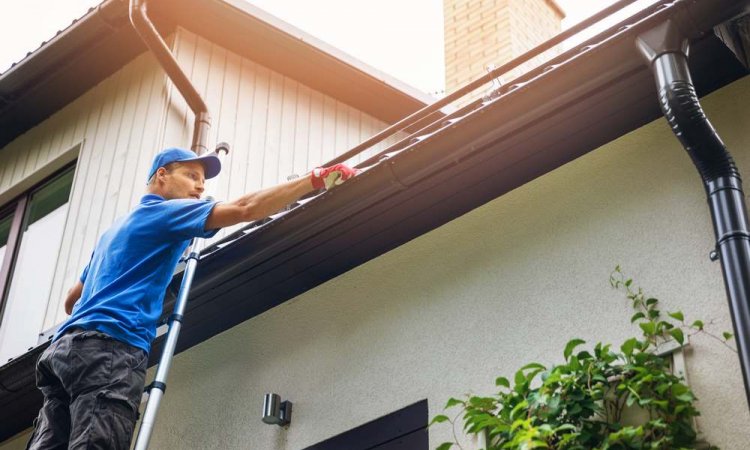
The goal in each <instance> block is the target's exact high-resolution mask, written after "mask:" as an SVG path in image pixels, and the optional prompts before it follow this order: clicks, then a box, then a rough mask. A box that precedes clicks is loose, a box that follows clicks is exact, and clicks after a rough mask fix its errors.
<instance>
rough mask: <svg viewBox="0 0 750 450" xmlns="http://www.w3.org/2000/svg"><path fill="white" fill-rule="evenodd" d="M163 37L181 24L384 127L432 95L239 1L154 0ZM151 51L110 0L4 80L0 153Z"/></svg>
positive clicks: (121, 1) (119, 4)
mask: <svg viewBox="0 0 750 450" xmlns="http://www.w3.org/2000/svg"><path fill="white" fill-rule="evenodd" d="M149 5H150V7H149V15H150V16H151V18H152V20H153V21H154V23H155V24H156V26H157V28H158V29H159V31H160V33H161V34H162V36H166V35H168V34H170V33H171V32H173V31H174V29H175V27H176V26H182V27H184V28H185V29H187V30H190V31H191V32H194V33H196V34H199V35H201V36H204V37H205V38H206V39H209V40H211V41H213V42H215V43H216V44H218V45H220V46H222V47H225V48H227V49H229V50H231V51H233V52H235V53H237V54H239V55H241V56H243V57H246V58H249V59H252V60H254V61H256V62H258V63H259V64H262V65H264V66H266V67H268V68H270V69H271V70H274V71H276V72H279V73H281V74H283V75H286V76H289V77H291V78H293V79H295V80H298V81H300V82H301V83H303V84H306V85H307V86H309V87H311V88H312V89H315V90H318V91H320V92H323V93H324V94H326V95H329V96H331V97H334V98H336V99H338V100H340V101H342V102H344V103H346V104H348V105H350V106H352V107H354V108H356V109H359V110H361V111H363V112H365V113H367V114H370V115H372V116H373V117H375V118H377V119H379V120H382V121H384V122H386V123H392V122H395V121H396V120H398V119H400V118H402V117H404V116H406V115H408V114H410V113H412V112H414V111H416V110H417V109H419V108H420V107H422V106H424V105H425V104H426V103H429V102H431V101H432V100H433V99H432V97H430V96H429V95H427V94H425V93H423V92H421V91H419V90H417V89H415V88H412V87H410V86H408V85H406V84H405V83H403V82H401V81H399V80H397V79H395V78H393V77H391V76H389V75H387V74H385V73H383V72H381V71H378V70H377V69H374V68H372V67H370V66H368V65H366V64H364V63H362V62H360V61H358V60H356V59H355V58H353V57H351V56H349V55H347V54H345V53H344V52H341V51H339V50H337V49H335V48H334V47H332V46H330V45H328V44H326V43H324V42H322V41H320V40H318V39H317V38H315V37H313V36H311V35H309V34H307V33H305V32H303V31H301V30H299V29H297V28H295V27H293V26H291V25H289V24H287V23H285V22H283V21H281V20H279V19H277V18H275V17H273V16H271V15H269V14H268V13H266V12H264V11H262V10H260V9H258V8H255V7H253V6H252V5H250V4H248V3H246V2H244V1H241V0H225V1H222V0H151V1H150V2H149ZM145 51H146V48H145V46H144V45H143V44H142V42H141V41H140V39H138V37H137V35H136V33H135V31H134V30H133V28H132V26H131V25H130V22H129V19H128V2H127V1H125V0H106V1H104V2H103V3H102V4H100V5H99V6H98V7H96V8H92V9H91V10H90V11H89V12H88V13H87V14H86V15H85V16H84V17H82V18H81V19H79V20H77V21H76V22H74V23H73V24H71V25H70V26H69V27H68V28H66V29H65V30H63V31H61V32H60V33H58V34H57V35H56V36H55V37H53V38H52V39H50V40H49V41H48V42H46V43H44V44H43V45H42V46H41V47H39V48H38V49H37V50H35V51H33V52H31V53H29V55H28V56H27V57H26V58H24V59H23V60H21V61H20V62H18V63H16V64H14V65H13V66H12V67H11V68H10V69H8V70H7V71H5V72H4V73H3V74H1V75H0V148H2V147H3V146H4V145H6V144H7V143H8V142H10V141H12V140H13V139H15V138H16V137H17V136H19V135H21V134H22V133H24V132H25V131H26V130H28V129H30V128H32V127H33V126H35V125H37V124H38V123H40V122H42V121H43V120H44V119H46V118H47V117H49V116H50V115H52V114H54V113H55V112H56V111H58V110H60V109H61V108H63V107H64V106H65V105H67V104H68V103H70V102H72V101H73V100H75V99H76V98H78V97H79V96H81V95H82V94H84V93H85V92H86V91H88V90H89V89H91V88H92V87H94V86H95V85H96V84H98V83H99V82H101V81H102V80H104V79H105V78H106V77H108V76H110V75H111V74H113V73H114V72H116V71H117V70H119V69H120V68H121V67H122V66H123V65H125V64H127V63H128V62H129V61H131V60H132V59H133V58H135V57H136V56H138V55H139V54H141V53H143V52H145Z"/></svg>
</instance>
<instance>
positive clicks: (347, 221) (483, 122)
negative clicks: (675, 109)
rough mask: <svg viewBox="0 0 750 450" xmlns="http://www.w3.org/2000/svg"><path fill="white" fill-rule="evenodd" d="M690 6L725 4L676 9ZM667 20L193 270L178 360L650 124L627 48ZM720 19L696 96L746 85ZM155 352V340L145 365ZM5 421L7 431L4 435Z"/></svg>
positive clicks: (646, 88)
mask: <svg viewBox="0 0 750 450" xmlns="http://www.w3.org/2000/svg"><path fill="white" fill-rule="evenodd" d="M688 3H690V4H697V5H701V6H705V5H723V4H724V3H723V2H722V1H721V0H702V1H700V2H692V1H691V2H682V3H679V4H680V5H681V6H684V5H685V4H688ZM739 3H742V4H747V3H748V2H737V4H739ZM717 8H718V7H717ZM670 11H671V10H670V9H666V10H660V11H659V12H658V13H656V12H654V14H653V15H651V16H649V17H648V18H646V19H643V20H641V21H640V22H638V23H637V24H635V25H633V26H630V27H626V28H624V29H621V30H619V31H613V32H611V33H610V34H609V35H608V36H607V37H606V39H604V40H602V41H601V42H600V43H598V44H597V45H595V46H593V47H589V48H587V49H585V50H583V51H580V52H578V53H576V54H575V56H572V57H570V58H568V59H566V60H564V61H563V62H561V63H560V64H556V65H554V66H553V67H552V68H551V69H549V70H544V69H543V68H540V69H539V70H537V71H534V72H533V73H531V74H529V75H528V76H527V77H526V78H525V79H524V80H523V82H522V83H520V84H518V85H517V86H515V87H512V88H510V89H509V90H507V91H506V92H504V93H503V94H502V95H501V96H500V97H498V98H497V99H495V100H494V101H492V102H490V103H488V104H486V105H485V106H482V107H481V108H479V109H476V110H474V111H473V112H471V113H468V114H467V115H466V116H465V117H463V118H461V119H460V120H458V121H457V122H455V123H453V124H452V125H451V126H448V127H444V128H442V129H441V130H440V131H438V132H436V133H434V134H432V135H431V136H430V137H429V138H426V139H422V140H418V141H417V142H415V143H413V144H411V145H409V146H407V147H406V148H405V149H403V150H400V151H399V152H397V153H396V154H394V155H392V156H391V157H390V158H388V159H387V160H384V161H382V162H380V163H379V164H377V165H375V166H374V167H372V168H371V169H369V170H367V171H366V172H364V173H363V174H361V175H359V176H358V177H356V178H354V179H352V180H350V181H349V182H347V183H346V184H344V185H342V186H340V187H339V188H336V189H334V190H332V191H330V192H327V193H324V194H322V195H320V196H318V197H315V198H314V199H312V200H310V201H308V202H306V203H304V204H303V205H301V206H298V207H296V208H295V209H292V210H291V211H290V212H288V213H286V214H284V215H282V216H279V217H278V218H276V219H273V220H270V221H268V222H266V223H264V224H262V225H260V226H258V227H255V228H253V230H252V232H248V233H247V234H245V235H243V236H242V237H240V238H238V239H237V240H236V241H234V242H232V243H231V244H229V245H227V246H225V247H222V248H220V249H218V250H216V251H215V252H213V253H211V254H208V255H207V256H206V257H204V258H202V259H201V262H200V264H199V265H198V270H197V272H196V276H195V281H194V284H193V290H192V292H191V296H190V302H189V304H188V310H187V312H186V314H185V322H184V328H183V331H182V335H181V337H180V342H179V344H178V351H184V350H186V349H188V348H190V347H192V346H194V345H196V344H198V343H200V342H202V341H204V340H206V339H208V338H210V337H211V336H214V335H216V334H218V333H221V332H222V331H224V330H227V329H229V328H231V327H233V326H235V325H237V324H239V323H242V322H244V321H246V320H248V319H250V318H252V317H255V316H257V315H259V314H261V313H262V312H264V311H267V310H268V309H270V308H273V307H275V306H277V305H279V304H281V303H283V302H285V301H287V300H289V299H292V298H294V297H295V296H297V295H299V294H301V293H303V292H305V291H307V290H309V289H311V288H313V287H315V286H318V285H320V284H322V283H324V282H325V281H327V280H330V279H332V278H334V277H336V276H338V275H340V274H342V273H344V272H346V271H348V270H350V269H352V268H354V267H356V266H358V265H360V264H362V263H364V262H366V261H368V260H370V259H373V258H375V257H377V256H379V255H381V254H383V253H385V252H387V251H389V250H391V249H393V248H395V247H398V246H399V245H402V244H404V243H406V242H408V241H409V240H411V239H413V238H415V237H417V236H420V235H422V234H424V233H426V232H428V231H430V230H432V229H434V228H436V227H438V226H440V225H442V224H444V223H446V222H448V221H450V220H452V219H454V218H456V217H459V216H461V215H463V214H465V213H466V212H468V211H470V210H472V209H474V208H476V207H478V206H481V205H483V204H485V203H487V202H489V201H491V200H493V199H495V198H497V197H499V196H501V195H503V194H504V193H506V192H508V191H510V190H512V189H515V188H517V187H519V186H521V185H523V184H525V183H527V182H529V181H531V180H533V179H535V178H537V177H539V176H541V175H544V174H545V173H547V172H549V171H551V170H554V169H555V168H557V167H559V166H561V165H563V164H565V163H567V162H569V161H571V160H573V159H575V158H577V157H579V156H581V155H583V154H585V153H587V152H589V151H591V150H593V149H596V148H598V147H600V146H601V145H603V144H606V143H607V142H610V141H612V140H614V139H616V138H618V137H620V136H622V135H623V134H625V133H628V132H630V131H632V130H635V129H637V128H639V127H641V126H643V125H645V124H647V123H649V122H651V121H653V120H654V119H657V118H658V117H660V116H661V112H660V110H659V106H658V103H657V96H656V92H655V87H654V81H653V75H652V73H651V71H650V70H649V68H648V67H647V66H646V65H645V64H644V63H643V61H642V59H641V56H640V55H639V54H638V52H637V50H636V48H635V43H634V41H635V37H636V36H637V35H638V34H640V33H641V32H643V31H645V30H646V29H648V28H650V27H652V26H654V25H656V24H657V23H660V22H661V21H662V20H664V18H665V17H668V15H669V13H670ZM675 11H677V10H676V9H675ZM717 11H721V9H717ZM718 17H722V18H721V19H719V18H717V16H711V15H705V16H701V17H700V18H699V20H700V24H701V26H702V28H699V29H698V30H699V31H701V33H697V34H696V36H695V37H694V39H692V47H691V57H690V67H691V71H692V74H693V78H694V81H695V84H696V88H697V90H698V93H699V95H701V96H702V95H706V94H707V93H710V92H712V91H714V90H715V89H718V88H720V87H722V86H725V85H726V84H728V83H730V82H732V81H734V80H736V79H738V78H740V77H742V76H745V75H747V73H748V72H747V70H746V69H745V67H744V66H743V65H742V64H740V63H739V61H738V60H737V59H736V57H735V56H734V54H733V53H732V52H731V51H730V50H729V49H728V48H727V47H726V46H725V45H724V44H723V43H722V41H721V40H720V39H718V38H717V37H716V36H714V35H713V33H711V32H710V30H711V27H713V26H715V25H716V24H717V23H718V22H719V20H725V18H723V17H724V16H721V15H719V16H718ZM467 173H470V174H471V176H466V174H467ZM696 178H697V177H696ZM696 182H698V181H697V180H696ZM178 283H179V280H177V279H175V282H174V283H173V286H172V287H171V288H170V294H171V295H172V296H173V294H174V290H175V288H176V285H177V284H178ZM170 303H171V301H168V302H167V304H166V306H165V311H167V313H168V312H170V311H171V304H170ZM160 346H161V341H160V340H157V342H156V343H155V345H154V349H155V351H153V352H152V355H158V354H159V351H158V349H159V347H160ZM35 351H36V352H38V351H40V350H39V349H37V350H35ZM37 354H38V353H37ZM34 359H35V357H34V353H29V354H27V355H24V356H22V357H20V358H19V359H18V360H17V361H15V362H14V363H12V364H13V365H12V366H11V365H6V366H4V367H0V382H2V383H4V384H5V383H8V384H9V383H16V384H10V387H11V388H13V389H16V390H19V392H21V394H11V393H2V392H0V411H2V413H0V424H3V425H2V426H0V440H2V439H4V438H5V437H7V436H9V435H12V433H13V432H18V431H20V430H21V429H22V427H21V425H23V424H25V426H28V424H30V421H31V419H32V418H33V416H34V414H36V410H37V407H38V403H37V404H36V405H34V401H37V402H38V401H39V400H38V394H36V393H33V392H32V391H33V387H30V386H32V384H33V368H34V367H33V362H34ZM153 362H154V361H152V363H153ZM6 380H7V381H6ZM6 385H7V384H6ZM35 395H36V397H34V396H35ZM35 399H36V400H35ZM17 405H18V406H17ZM8 420H10V421H12V423H14V424H17V425H16V427H15V428H10V425H5V424H6V423H11V422H6V421H8Z"/></svg>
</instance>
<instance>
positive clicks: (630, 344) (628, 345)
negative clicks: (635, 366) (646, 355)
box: [620, 338, 638, 357]
mask: <svg viewBox="0 0 750 450" xmlns="http://www.w3.org/2000/svg"><path fill="white" fill-rule="evenodd" d="M637 345H638V339H636V338H630V339H628V340H627V341H625V342H623V344H622V345H621V346H620V350H622V353H624V354H625V356H627V357H630V355H632V354H633V350H634V349H635V348H636V346H637Z"/></svg>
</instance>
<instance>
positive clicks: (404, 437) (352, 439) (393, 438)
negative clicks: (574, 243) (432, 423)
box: [305, 400, 429, 450]
mask: <svg viewBox="0 0 750 450" xmlns="http://www.w3.org/2000/svg"><path fill="white" fill-rule="evenodd" d="M428 447H429V440H428V439H427V400H422V401H420V402H417V403H414V404H413V405H409V406H407V407H406V408H403V409H399V410H398V411H396V412H393V413H391V414H388V415H387V416H383V417H381V418H379V419H375V420H373V421H372V422H368V423H366V424H364V425H360V426H358V427H357V428H354V429H352V430H349V431H346V432H344V433H341V434H339V435H338V436H334V437H332V438H330V439H326V440H325V441H323V442H320V443H317V444H315V445H312V446H310V447H307V448H306V449H305V450H428Z"/></svg>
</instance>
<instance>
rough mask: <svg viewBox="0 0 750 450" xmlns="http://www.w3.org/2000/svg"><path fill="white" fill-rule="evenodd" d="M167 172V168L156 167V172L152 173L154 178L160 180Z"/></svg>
mask: <svg viewBox="0 0 750 450" xmlns="http://www.w3.org/2000/svg"><path fill="white" fill-rule="evenodd" d="M168 173H169V172H167V169H165V168H164V167H159V168H158V169H156V173H154V175H155V176H156V179H158V180H162V179H164V176H165V175H167V174H168Z"/></svg>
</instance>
